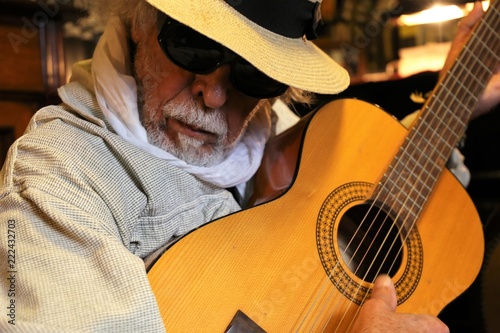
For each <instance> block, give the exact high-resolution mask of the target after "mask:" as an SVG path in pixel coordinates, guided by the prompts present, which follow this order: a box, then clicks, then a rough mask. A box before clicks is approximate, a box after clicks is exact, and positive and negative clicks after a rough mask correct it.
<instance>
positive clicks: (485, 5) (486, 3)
mask: <svg viewBox="0 0 500 333" xmlns="http://www.w3.org/2000/svg"><path fill="white" fill-rule="evenodd" d="M481 4H482V5H483V10H484V11H486V10H487V9H488V7H489V6H490V1H489V0H487V1H483V2H481ZM473 7H474V3H473V2H469V3H467V4H465V9H466V10H467V12H470V11H471V10H472V8H473Z"/></svg>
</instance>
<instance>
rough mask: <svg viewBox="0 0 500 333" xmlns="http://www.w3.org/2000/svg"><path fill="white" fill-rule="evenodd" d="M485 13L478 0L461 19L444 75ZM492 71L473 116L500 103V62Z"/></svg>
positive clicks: (481, 113) (499, 41)
mask: <svg viewBox="0 0 500 333" xmlns="http://www.w3.org/2000/svg"><path fill="white" fill-rule="evenodd" d="M497 1H498V0H497ZM483 14H484V12H483V7H482V5H481V3H480V2H476V3H475V4H474V9H473V10H472V11H471V12H470V13H469V15H467V16H466V17H464V18H463V19H462V20H461V21H460V23H459V24H458V27H457V33H456V35H455V38H454V40H453V43H452V45H451V48H450V51H449V53H448V56H447V58H446V62H445V65H444V67H443V71H442V72H441V75H443V74H444V73H445V72H446V71H447V70H448V68H449V67H450V66H451V64H452V63H453V61H454V60H455V59H456V57H457V56H458V53H459V52H460V50H461V49H462V48H463V46H464V44H465V42H466V40H467V38H468V36H469V35H470V33H471V31H472V29H473V27H474V26H475V24H476V23H477V22H478V21H479V19H480V18H481V17H482V16H483ZM496 43H500V40H498V41H496ZM492 71H493V73H494V74H493V77H492V78H491V80H490V82H489V83H488V85H487V86H486V89H485V91H484V93H483V95H482V96H481V98H480V100H479V103H478V106H477V108H476V110H474V112H473V114H472V118H475V117H478V116H480V115H483V114H485V113H487V112H488V111H490V110H491V109H493V108H494V107H495V106H496V105H497V104H499V103H500V63H497V64H496V66H495V68H492Z"/></svg>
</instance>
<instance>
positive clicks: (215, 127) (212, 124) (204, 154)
mask: <svg viewBox="0 0 500 333" xmlns="http://www.w3.org/2000/svg"><path fill="white" fill-rule="evenodd" d="M148 104H149V103H148V102H147V101H146V103H145V104H144V106H143V110H142V115H143V119H142V122H143V125H144V127H145V128H146V131H147V134H148V140H149V142H150V143H151V144H152V145H155V146H157V147H159V148H161V149H163V150H166V151H168V152H169V153H171V154H172V155H174V156H176V157H177V158H179V159H181V160H184V161H185V162H186V163H188V164H192V165H197V166H204V167H208V166H213V165H216V164H218V163H220V162H221V161H222V160H223V159H224V157H225V156H226V153H227V152H228V151H229V150H230V149H231V148H233V147H234V143H235V142H236V141H237V140H232V142H229V141H228V125H227V122H226V120H225V117H224V115H223V114H222V113H221V112H219V111H218V110H213V109H206V108H204V107H203V106H202V105H200V103H197V102H196V101H194V100H189V101H185V102H182V103H178V102H176V101H169V102H167V103H166V104H165V105H164V106H163V108H162V110H161V111H162V112H161V114H160V115H156V116H153V117H151V115H152V114H156V112H157V110H151V109H150V107H148ZM168 118H171V119H175V120H178V121H181V122H183V123H185V124H188V125H189V126H192V127H195V128H198V129H200V130H203V131H206V132H210V133H213V134H215V135H216V136H217V139H216V141H215V143H209V144H207V143H206V142H204V141H202V140H199V139H196V138H193V137H191V136H188V135H185V134H183V133H178V134H177V138H176V140H172V139H171V138H169V137H168V136H167V135H165V131H166V129H167V119H168ZM238 139H239V138H238ZM202 148H203V149H202ZM207 150H208V151H207Z"/></svg>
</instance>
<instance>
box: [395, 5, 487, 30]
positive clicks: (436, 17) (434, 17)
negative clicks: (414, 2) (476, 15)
mask: <svg viewBox="0 0 500 333" xmlns="http://www.w3.org/2000/svg"><path fill="white" fill-rule="evenodd" d="M481 3H482V5H483V10H485V11H486V10H487V9H488V7H489V5H490V1H489V0H486V1H482V2H481ZM473 6H474V3H467V4H466V5H465V6H462V7H459V6H456V5H449V6H441V5H436V6H434V7H432V8H430V9H426V10H423V11H421V12H418V13H415V14H408V15H401V16H400V17H399V18H398V23H399V24H400V25H419V24H428V23H438V22H444V21H449V20H454V19H458V18H461V17H463V16H465V15H467V13H468V12H470V11H471V10H472V7H473Z"/></svg>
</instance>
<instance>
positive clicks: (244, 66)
mask: <svg viewBox="0 0 500 333" xmlns="http://www.w3.org/2000/svg"><path fill="white" fill-rule="evenodd" d="M164 18H165V22H164V23H163V24H162V26H161V28H159V33H158V42H159V43H160V47H161V49H162V50H163V53H165V55H166V56H167V57H168V58H169V59H170V60H171V61H172V62H173V63H174V64H176V65H177V66H179V67H180V68H182V69H184V70H187V71H189V72H192V73H195V74H208V73H211V72H213V71H214V70H216V69H217V68H219V67H220V66H222V65H223V64H227V63H229V64H230V65H231V74H230V79H231V83H232V84H233V86H234V87H235V88H236V89H238V90H239V91H240V92H242V93H243V94H245V95H248V96H251V97H255V98H272V97H277V96H280V95H282V94H283V93H284V92H285V91H286V90H287V89H288V86H287V85H285V84H283V83H281V82H278V81H276V80H274V79H272V78H270V77H269V76H267V75H266V74H264V73H262V72H261V71H260V70H258V69H257V68H255V67H254V66H253V65H252V64H250V63H249V62H248V61H246V60H245V59H243V58H242V57H240V56H239V55H237V54H236V53H234V52H233V51H231V50H229V49H228V48H227V47H225V46H222V45H221V44H219V43H217V42H216V41H214V40H212V39H210V38H208V37H206V36H204V35H202V34H200V33H199V32H196V31H195V30H193V29H191V28H189V27H187V26H185V25H184V24H182V23H180V22H177V21H175V20H174V19H172V18H170V17H167V16H165V17H164ZM164 18H159V19H164ZM159 23H161V22H159Z"/></svg>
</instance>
